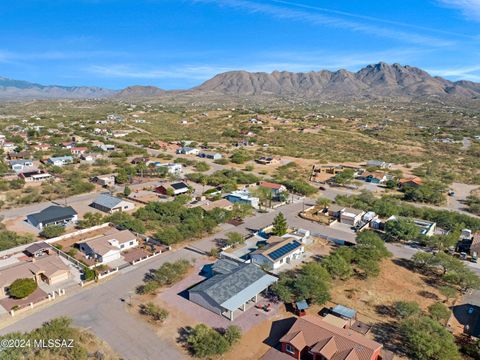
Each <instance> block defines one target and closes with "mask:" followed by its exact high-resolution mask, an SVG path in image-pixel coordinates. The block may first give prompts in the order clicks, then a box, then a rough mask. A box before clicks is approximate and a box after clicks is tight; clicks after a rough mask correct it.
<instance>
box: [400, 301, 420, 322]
mask: <svg viewBox="0 0 480 360" xmlns="http://www.w3.org/2000/svg"><path fill="white" fill-rule="evenodd" d="M394 308H395V313H396V314H397V316H398V317H400V318H402V319H405V318H409V317H411V316H414V315H418V314H420V313H421V311H422V310H421V309H420V306H419V305H418V304H417V303H416V302H415V301H397V302H396V303H395V304H394Z"/></svg>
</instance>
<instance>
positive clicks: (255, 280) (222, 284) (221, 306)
mask: <svg viewBox="0 0 480 360" xmlns="http://www.w3.org/2000/svg"><path fill="white" fill-rule="evenodd" d="M217 263H225V265H226V266H216V267H215V266H214V267H213V276H212V277H210V278H208V279H206V280H205V281H203V282H201V283H199V284H198V285H196V286H194V287H192V288H191V289H189V290H188V296H189V300H190V301H192V302H194V303H196V304H198V305H200V306H202V307H204V308H205V309H207V310H210V311H212V312H214V313H216V314H218V315H223V316H227V317H228V318H229V319H230V320H231V321H233V320H234V313H235V311H237V310H241V311H245V310H246V305H247V303H250V302H255V303H256V302H257V297H258V295H259V294H260V293H261V292H263V291H265V290H267V289H268V287H269V286H271V285H273V284H274V283H276V282H277V280H278V278H277V277H275V276H272V275H269V274H267V273H266V272H264V271H263V270H262V269H260V268H259V267H258V266H256V265H254V264H245V263H236V262H234V261H231V260H218V261H217Z"/></svg>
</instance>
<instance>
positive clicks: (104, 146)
mask: <svg viewBox="0 0 480 360" xmlns="http://www.w3.org/2000/svg"><path fill="white" fill-rule="evenodd" d="M100 149H102V150H103V151H114V150H115V145H113V144H102V145H100Z"/></svg>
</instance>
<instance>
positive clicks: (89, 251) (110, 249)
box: [77, 230, 138, 264]
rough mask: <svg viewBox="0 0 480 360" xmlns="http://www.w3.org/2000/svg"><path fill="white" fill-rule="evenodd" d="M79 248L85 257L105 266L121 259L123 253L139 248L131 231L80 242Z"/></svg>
mask: <svg viewBox="0 0 480 360" xmlns="http://www.w3.org/2000/svg"><path fill="white" fill-rule="evenodd" d="M77 246H78V248H79V249H80V251H82V252H83V253H84V254H85V255H87V256H89V257H92V258H94V259H95V260H97V261H98V262H99V263H100V264H105V263H109V262H112V261H115V260H118V259H120V257H121V252H122V251H125V250H128V249H131V248H134V247H136V246H138V241H137V237H136V236H135V234H133V233H132V232H131V231H130V230H122V231H117V232H115V233H113V234H110V235H105V236H101V237H97V238H93V239H89V240H85V241H82V242H79V243H77Z"/></svg>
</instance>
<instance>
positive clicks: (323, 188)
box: [319, 186, 327, 191]
mask: <svg viewBox="0 0 480 360" xmlns="http://www.w3.org/2000/svg"><path fill="white" fill-rule="evenodd" d="M319 189H320V190H322V191H325V190H327V189H326V188H325V186H320V187H319Z"/></svg>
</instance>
